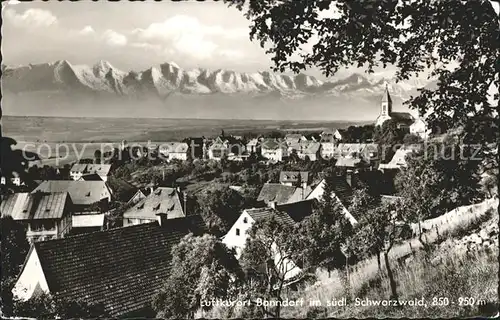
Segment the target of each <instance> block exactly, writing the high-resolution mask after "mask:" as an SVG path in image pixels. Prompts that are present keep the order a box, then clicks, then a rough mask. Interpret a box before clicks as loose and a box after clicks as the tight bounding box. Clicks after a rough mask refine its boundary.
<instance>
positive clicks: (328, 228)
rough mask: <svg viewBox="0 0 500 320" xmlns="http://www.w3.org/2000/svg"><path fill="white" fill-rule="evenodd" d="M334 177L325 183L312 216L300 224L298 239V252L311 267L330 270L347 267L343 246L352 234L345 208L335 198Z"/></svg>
mask: <svg viewBox="0 0 500 320" xmlns="http://www.w3.org/2000/svg"><path fill="white" fill-rule="evenodd" d="M333 179H335V177H334V176H333V175H331V176H328V177H327V178H326V179H325V180H326V183H325V187H324V193H323V196H322V198H321V200H320V202H319V204H318V207H317V208H315V209H314V212H313V214H312V215H310V216H308V217H306V218H305V219H304V220H302V221H301V223H300V224H299V231H298V232H297V234H298V235H299V236H298V237H296V238H295V241H296V248H297V252H299V253H300V256H301V260H302V261H303V262H304V265H305V266H307V267H308V268H311V269H314V268H316V267H319V266H323V267H326V268H327V269H328V270H332V269H339V268H342V267H344V266H345V264H346V257H345V256H344V254H343V253H342V247H343V246H344V245H345V244H346V239H347V238H348V237H349V236H350V235H351V232H352V226H351V223H350V222H349V221H348V220H347V218H346V217H345V214H344V211H343V207H342V205H341V204H340V203H339V201H338V200H337V199H336V198H334V197H333V194H334V189H333Z"/></svg>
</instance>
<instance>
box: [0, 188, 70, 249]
mask: <svg viewBox="0 0 500 320" xmlns="http://www.w3.org/2000/svg"><path fill="white" fill-rule="evenodd" d="M72 205H73V203H72V201H71V198H70V196H69V194H68V193H67V192H53V193H45V192H35V193H31V194H30V193H14V194H12V195H9V196H8V197H6V198H5V199H2V203H1V205H0V210H1V212H2V217H4V216H11V217H12V218H13V219H14V220H16V221H19V222H21V223H22V224H23V225H25V226H26V237H27V238H28V241H30V242H34V241H43V240H48V239H58V238H62V237H64V236H65V235H67V234H68V233H69V232H70V231H71V228H72V221H71V216H72V210H73V208H72Z"/></svg>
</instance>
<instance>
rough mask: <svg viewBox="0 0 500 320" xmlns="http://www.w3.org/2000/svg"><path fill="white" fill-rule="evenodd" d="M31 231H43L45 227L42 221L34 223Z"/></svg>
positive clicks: (31, 225)
mask: <svg viewBox="0 0 500 320" xmlns="http://www.w3.org/2000/svg"><path fill="white" fill-rule="evenodd" d="M30 229H31V231H42V230H43V225H42V223H41V222H40V221H33V222H31V223H30Z"/></svg>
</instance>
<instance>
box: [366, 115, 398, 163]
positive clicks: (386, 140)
mask: <svg viewBox="0 0 500 320" xmlns="http://www.w3.org/2000/svg"><path fill="white" fill-rule="evenodd" d="M403 137H404V131H403V130H401V129H399V128H398V124H397V121H396V120H393V119H389V120H386V121H385V122H384V123H383V124H382V126H377V127H376V128H375V132H374V134H373V140H374V141H375V142H376V143H377V144H378V155H379V157H380V161H381V162H382V163H387V162H389V161H391V159H392V157H393V156H394V153H395V152H396V149H397V148H398V147H400V146H401V144H402V143H403Z"/></svg>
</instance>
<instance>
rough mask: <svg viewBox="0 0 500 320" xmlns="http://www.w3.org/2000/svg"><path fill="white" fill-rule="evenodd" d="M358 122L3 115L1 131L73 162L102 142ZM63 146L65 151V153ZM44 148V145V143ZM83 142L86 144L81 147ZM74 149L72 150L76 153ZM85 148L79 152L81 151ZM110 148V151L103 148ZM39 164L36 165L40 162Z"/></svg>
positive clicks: (52, 158) (46, 158)
mask: <svg viewBox="0 0 500 320" xmlns="http://www.w3.org/2000/svg"><path fill="white" fill-rule="evenodd" d="M354 124H362V123H361V122H356V121H351V122H349V121H312V120H310V121H305V120H304V121H300V120H297V121H275V120H241V119H237V120H228V119H224V120H220V119H161V118H69V117H32V116H26V117H18V116H4V117H3V118H2V131H3V132H2V134H3V136H5V137H10V138H13V139H14V140H16V142H17V144H16V145H15V146H14V148H16V149H23V148H25V150H27V151H38V153H39V155H40V157H41V158H42V159H43V161H42V162H41V164H49V165H53V164H54V163H55V162H56V149H57V148H58V145H59V151H60V152H59V156H60V158H61V157H64V158H65V159H64V160H62V161H58V162H57V164H58V165H64V164H66V163H71V162H74V161H75V160H76V158H77V155H76V153H77V152H78V153H81V157H82V158H92V157H93V154H94V151H95V150H97V149H99V148H100V145H101V144H102V143H112V144H113V145H114V146H116V147H117V146H118V145H119V144H120V142H121V141H122V140H126V141H127V142H131V143H132V142H141V144H142V143H147V142H148V141H151V142H152V143H154V142H157V143H158V142H167V141H181V140H182V139H184V138H187V137H201V136H205V137H213V136H216V135H219V134H221V132H222V130H224V132H225V134H233V135H245V134H248V133H253V134H266V133H270V132H272V131H283V132H290V131H321V130H325V129H339V128H345V127H348V126H350V125H354ZM63 144H66V145H67V146H68V148H69V151H68V152H66V149H65V147H61V146H62V145H63ZM42 146H43V147H42ZM83 146H85V148H84V147H83ZM75 150H76V151H75ZM82 150H83V152H82ZM107 150H109V149H107ZM39 164H40V163H39Z"/></svg>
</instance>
